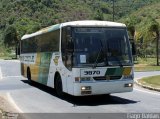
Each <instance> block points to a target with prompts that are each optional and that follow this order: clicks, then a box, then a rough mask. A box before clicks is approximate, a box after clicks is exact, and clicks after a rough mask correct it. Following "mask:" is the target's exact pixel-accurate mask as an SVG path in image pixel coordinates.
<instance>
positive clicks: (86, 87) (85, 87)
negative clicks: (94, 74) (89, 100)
mask: <svg viewBox="0 0 160 119" xmlns="http://www.w3.org/2000/svg"><path fill="white" fill-rule="evenodd" d="M81 90H82V91H85V90H91V86H82V87H81Z"/></svg>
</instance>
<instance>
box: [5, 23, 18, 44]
mask: <svg viewBox="0 0 160 119" xmlns="http://www.w3.org/2000/svg"><path fill="white" fill-rule="evenodd" d="M3 40H4V44H5V46H7V47H14V46H16V44H17V43H18V38H17V32H16V29H15V28H14V27H13V26H9V27H8V28H7V29H6V30H5V31H4V38H3Z"/></svg>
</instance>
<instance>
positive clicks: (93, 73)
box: [84, 71, 100, 75]
mask: <svg viewBox="0 0 160 119" xmlns="http://www.w3.org/2000/svg"><path fill="white" fill-rule="evenodd" d="M99 74H100V71H84V75H99Z"/></svg>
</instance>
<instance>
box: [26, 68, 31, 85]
mask: <svg viewBox="0 0 160 119" xmlns="http://www.w3.org/2000/svg"><path fill="white" fill-rule="evenodd" d="M27 78H28V81H29V83H31V71H30V68H27Z"/></svg>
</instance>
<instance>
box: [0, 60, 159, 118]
mask: <svg viewBox="0 0 160 119" xmlns="http://www.w3.org/2000/svg"><path fill="white" fill-rule="evenodd" d="M0 68H1V73H2V77H1V79H0V93H7V94H8V95H9V96H10V97H11V99H12V101H13V102H14V103H15V104H16V105H17V108H18V109H19V110H20V111H21V112H23V113H92V114H94V113H160V93H159V92H154V91H149V90H146V89H143V88H140V87H137V86H135V87H134V90H133V92H129V93H119V94H111V97H110V98H107V96H106V95H103V96H87V97H78V98H77V97H72V96H70V95H66V96H65V97H64V98H63V99H61V98H58V97H57V96H56V94H55V91H54V89H52V88H48V87H45V86H42V85H37V84H32V85H31V84H29V83H28V81H27V79H25V78H23V77H21V76H20V63H19V62H18V61H4V60H0ZM158 74H160V71H156V72H139V73H135V78H136V79H137V78H141V77H145V76H152V75H158ZM73 116H74V115H73ZM117 116H118V115H117ZM159 116H160V115H159ZM64 117H65V115H64ZM88 118H89V117H88Z"/></svg>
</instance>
